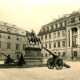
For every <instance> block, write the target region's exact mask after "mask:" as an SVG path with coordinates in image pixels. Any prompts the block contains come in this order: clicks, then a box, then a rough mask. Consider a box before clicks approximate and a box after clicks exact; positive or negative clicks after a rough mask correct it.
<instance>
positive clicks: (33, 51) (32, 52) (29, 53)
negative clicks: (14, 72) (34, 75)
mask: <svg viewBox="0 0 80 80" xmlns="http://www.w3.org/2000/svg"><path fill="white" fill-rule="evenodd" d="M24 59H25V61H26V62H27V64H28V65H42V54H41V49H40V48H37V47H26V48H25V57H24Z"/></svg>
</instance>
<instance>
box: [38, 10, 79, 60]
mask: <svg viewBox="0 0 80 80" xmlns="http://www.w3.org/2000/svg"><path fill="white" fill-rule="evenodd" d="M38 36H39V37H40V39H41V42H42V45H41V46H44V47H46V48H47V49H49V50H50V51H52V52H54V53H55V54H57V55H60V56H61V57H63V58H68V59H80V12H79V11H76V12H73V13H71V14H69V15H65V16H64V17H61V18H59V19H56V20H55V21H52V22H50V23H48V24H46V25H44V26H42V28H41V30H40V32H39V33H38ZM42 56H43V57H44V58H48V57H49V56H50V55H49V54H48V52H46V51H45V50H42Z"/></svg>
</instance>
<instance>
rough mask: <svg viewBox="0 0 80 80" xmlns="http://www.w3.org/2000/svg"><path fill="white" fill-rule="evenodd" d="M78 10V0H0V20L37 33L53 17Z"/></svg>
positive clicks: (79, 2)
mask: <svg viewBox="0 0 80 80" xmlns="http://www.w3.org/2000/svg"><path fill="white" fill-rule="evenodd" d="M78 10H80V0H0V21H4V22H8V23H12V24H15V25H18V26H19V28H21V29H24V30H27V31H30V32H31V30H32V29H33V30H34V31H35V32H36V33H38V32H39V31H40V29H41V27H42V26H43V25H45V24H47V23H49V22H51V21H53V20H54V19H58V18H59V17H61V16H63V15H65V14H70V13H72V12H73V11H78Z"/></svg>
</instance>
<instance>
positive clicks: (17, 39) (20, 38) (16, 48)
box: [0, 22, 28, 60]
mask: <svg viewBox="0 0 80 80" xmlns="http://www.w3.org/2000/svg"><path fill="white" fill-rule="evenodd" d="M26 34H27V31H25V30H22V29H19V28H17V26H15V25H12V24H9V23H5V22H0V60H1V59H5V56H4V55H2V54H1V53H3V54H5V55H10V56H11V57H12V58H13V59H19V56H20V54H21V53H22V54H23V55H25V51H24V48H25V46H27V44H28V40H27V36H26Z"/></svg>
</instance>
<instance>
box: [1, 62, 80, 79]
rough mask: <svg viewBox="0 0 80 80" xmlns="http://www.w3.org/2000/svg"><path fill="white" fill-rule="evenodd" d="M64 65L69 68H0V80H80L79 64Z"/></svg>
mask: <svg viewBox="0 0 80 80" xmlns="http://www.w3.org/2000/svg"><path fill="white" fill-rule="evenodd" d="M66 63H67V64H69V65H70V66H71V68H63V69H62V70H56V69H48V68H47V67H35V68H7V69H5V68H0V80H80V62H66Z"/></svg>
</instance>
